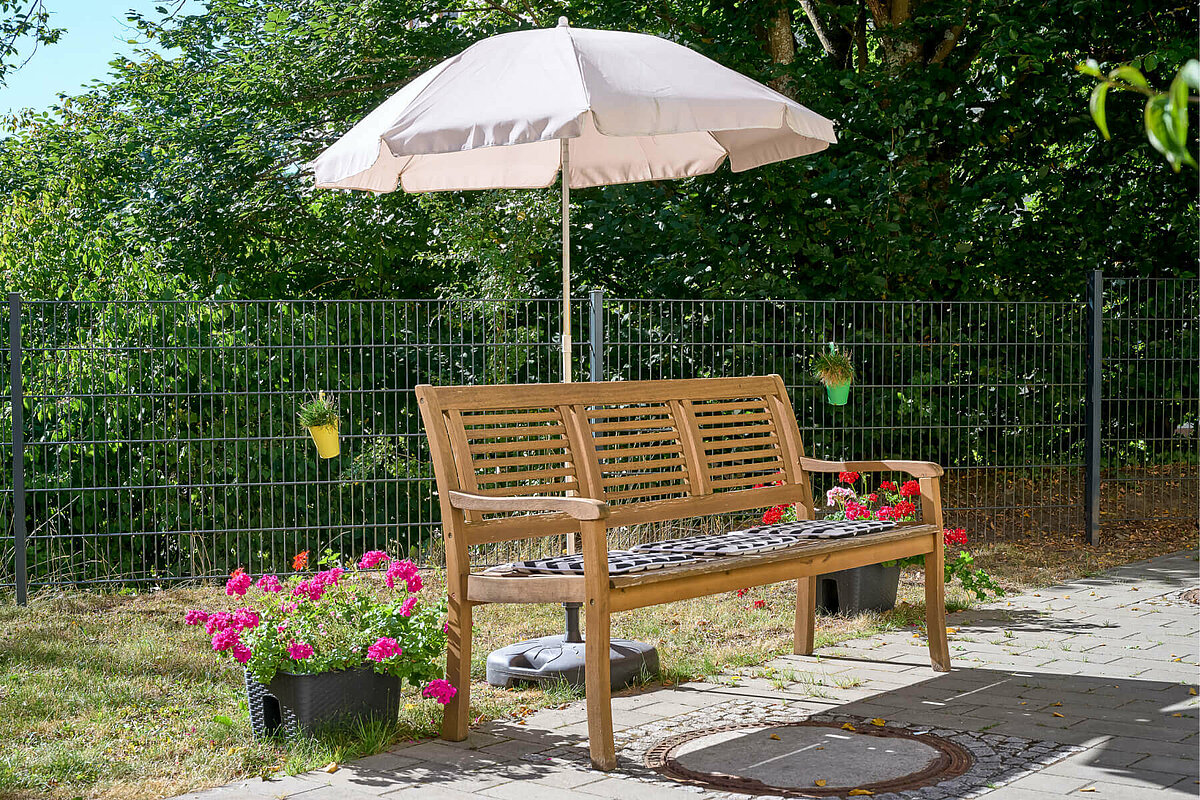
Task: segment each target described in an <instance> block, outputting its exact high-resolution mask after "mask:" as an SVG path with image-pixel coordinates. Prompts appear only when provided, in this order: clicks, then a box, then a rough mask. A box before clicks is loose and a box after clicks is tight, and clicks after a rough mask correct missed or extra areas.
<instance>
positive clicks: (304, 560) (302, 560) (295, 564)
mask: <svg viewBox="0 0 1200 800" xmlns="http://www.w3.org/2000/svg"><path fill="white" fill-rule="evenodd" d="M307 566H308V551H307V550H305V551H303V552H300V553H296V557H295V558H293V559H292V569H294V570H296V571H297V572H299V571H300V570H302V569H304V568H305V567H307Z"/></svg>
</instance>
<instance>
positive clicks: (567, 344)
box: [559, 139, 571, 383]
mask: <svg viewBox="0 0 1200 800" xmlns="http://www.w3.org/2000/svg"><path fill="white" fill-rule="evenodd" d="M559 142H561V146H562V159H561V160H562V284H563V321H562V375H563V378H562V379H563V383H570V382H571V182H570V171H571V148H570V145H569V144H568V140H567V139H559Z"/></svg>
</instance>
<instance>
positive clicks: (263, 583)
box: [254, 575, 283, 592]
mask: <svg viewBox="0 0 1200 800" xmlns="http://www.w3.org/2000/svg"><path fill="white" fill-rule="evenodd" d="M254 585H255V586H257V587H258V590H259V591H260V592H280V591H283V584H282V583H280V582H279V578H276V577H275V576H274V575H263V576H262V577H261V578H259V579H258V583H256V584H254Z"/></svg>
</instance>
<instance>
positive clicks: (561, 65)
mask: <svg viewBox="0 0 1200 800" xmlns="http://www.w3.org/2000/svg"><path fill="white" fill-rule="evenodd" d="M834 141H836V137H835V136H834V132H833V123H831V122H830V121H829V120H828V119H826V118H824V117H822V116H821V115H819V114H816V113H814V112H812V111H809V110H808V109H807V108H805V107H804V106H802V105H800V104H799V103H796V102H794V101H793V100H791V99H789V98H787V97H785V96H784V95H781V94H779V93H778V92H776V91H774V90H772V89H769V88H767V87H766V86H763V85H762V84H761V83H758V82H757V81H754V80H751V79H750V78H747V77H746V76H744V75H742V74H740V73H737V72H734V71H733V70H731V69H728V68H726V67H723V66H721V65H720V64H718V63H716V62H715V61H712V60H710V59H708V58H705V57H704V56H702V55H700V54H699V53H696V52H694V51H692V50H689V49H688V48H686V47H683V46H681V45H678V44H675V43H674V42H669V41H667V40H666V39H660V38H658V37H656V36H647V35H645V34H640V33H624V32H619V31H600V30H589V29H586V28H571V27H569V26H568V25H567V21H566V19H560V20H559V22H558V26H557V27H555V28H548V29H542V30H530V31H519V32H516V33H506V34H502V35H500V36H493V37H491V38H488V39H484V40H483V41H480V42H477V43H476V44H474V45H472V46H471V47H469V48H467V49H466V50H464V51H463V52H462V53H460V54H459V55H457V56H454V57H453V58H450V59H447V60H446V61H443V62H442V63H441V64H438V65H437V66H436V67H434V68H433V69H431V70H429V71H428V72H425V73H424V74H422V75H420V76H418V77H417V78H415V79H414V80H413V81H412V82H411V83H409V84H408V85H406V86H405V87H404V88H403V89H401V90H400V91H399V92H397V93H396V94H394V95H392V97H391V98H389V99H388V100H387V101H385V102H384V103H383V104H382V105H381V106H379V107H378V108H376V109H375V110H374V111H372V112H371V113H370V114H368V115H367V116H366V118H364V119H363V120H362V121H361V122H359V123H358V124H357V125H355V126H354V127H353V128H351V129H350V131H349V132H348V133H347V134H346V135H345V136H343V137H342V138H341V139H339V140H338V141H337V142H335V143H334V144H333V145H332V146H330V147H329V148H328V149H327V150H325V151H324V152H323V153H321V155H320V156H318V157H317V159H316V160H315V161H313V163H312V165H311V166H312V168H313V170H314V171H315V173H316V185H317V186H318V187H324V188H339V189H363V190H367V191H372V192H392V191H395V190H396V189H397V188H401V189H403V190H404V191H406V192H432V191H444V190H452V189H502V188H540V187H546V186H550V185H551V184H552V183H554V181H555V178H556V177H557V176H560V175H561V177H562V185H563V342H562V344H563V380H567V381H569V380H570V379H571V377H570V376H571V371H570V348H571V327H570V326H571V318H570V296H571V295H570V291H571V284H570V274H571V273H570V230H569V221H568V208H569V205H568V204H569V191H570V189H571V188H577V189H578V188H583V187H587V186H603V185H607V184H615V183H635V182H638V181H650V180H663V179H666V178H685V177H689V176H692V175H703V174H705V173H709V172H713V171H714V170H716V169H717V168H718V167H719V166H721V164H722V163H724V162H725V160H726V159H728V160H729V166H730V168H731V169H732V170H733V171H734V172H741V171H743V170H747V169H751V168H753V167H758V166H761V165H763V164H769V163H772V162H775V161H783V160H784V159H788V158H795V157H797V156H802V155H807V154H809V153H815V152H817V151H819V150H824V149H825V148H826V147H828V146H829V144H830V143H832V142H834Z"/></svg>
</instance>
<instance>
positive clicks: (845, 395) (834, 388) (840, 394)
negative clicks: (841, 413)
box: [825, 381, 850, 406]
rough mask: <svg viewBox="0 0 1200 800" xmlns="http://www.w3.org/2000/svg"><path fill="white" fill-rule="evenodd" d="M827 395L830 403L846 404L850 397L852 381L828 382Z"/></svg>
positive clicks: (836, 404)
mask: <svg viewBox="0 0 1200 800" xmlns="http://www.w3.org/2000/svg"><path fill="white" fill-rule="evenodd" d="M825 395H826V396H827V397H828V398H829V405H831V406H844V405H846V402H847V401H848V400H849V399H850V381H846V382H845V383H838V384H832V385H831V384H826V385H825Z"/></svg>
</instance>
